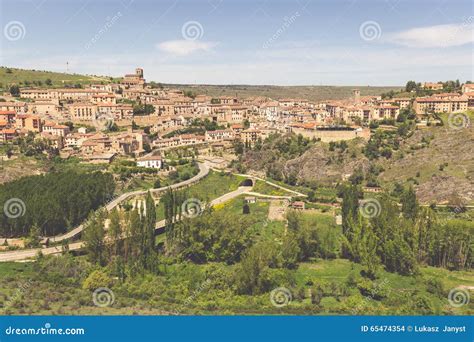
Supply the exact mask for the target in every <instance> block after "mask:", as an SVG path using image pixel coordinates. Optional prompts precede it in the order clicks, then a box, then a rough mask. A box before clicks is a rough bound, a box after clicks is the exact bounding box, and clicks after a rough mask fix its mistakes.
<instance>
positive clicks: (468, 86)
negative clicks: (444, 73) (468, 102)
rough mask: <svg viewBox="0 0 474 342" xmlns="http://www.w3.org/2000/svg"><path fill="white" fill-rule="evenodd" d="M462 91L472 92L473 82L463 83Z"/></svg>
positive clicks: (473, 89)
mask: <svg viewBox="0 0 474 342" xmlns="http://www.w3.org/2000/svg"><path fill="white" fill-rule="evenodd" d="M462 93H463V94H466V93H474V84H472V83H468V84H463V85H462Z"/></svg>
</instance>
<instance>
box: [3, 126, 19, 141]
mask: <svg viewBox="0 0 474 342" xmlns="http://www.w3.org/2000/svg"><path fill="white" fill-rule="evenodd" d="M16 136H17V133H16V130H14V129H12V128H7V129H3V130H0V141H3V142H6V141H11V140H13V139H14V138H15V137H16Z"/></svg>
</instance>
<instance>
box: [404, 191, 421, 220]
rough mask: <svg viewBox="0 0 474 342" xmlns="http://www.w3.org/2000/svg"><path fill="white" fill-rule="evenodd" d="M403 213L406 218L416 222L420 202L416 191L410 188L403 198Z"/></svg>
mask: <svg viewBox="0 0 474 342" xmlns="http://www.w3.org/2000/svg"><path fill="white" fill-rule="evenodd" d="M400 200H401V203H402V213H403V216H404V217H405V218H408V219H411V220H415V218H416V215H417V212H418V201H417V199H416V193H415V190H413V187H411V186H410V187H409V188H408V189H407V190H405V191H404V192H403V194H402V196H401V199H400Z"/></svg>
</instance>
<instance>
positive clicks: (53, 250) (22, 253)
mask: <svg viewBox="0 0 474 342" xmlns="http://www.w3.org/2000/svg"><path fill="white" fill-rule="evenodd" d="M198 165H199V173H198V174H197V175H196V176H194V177H192V178H190V179H188V180H186V181H183V182H180V183H176V184H173V185H171V186H169V187H164V188H159V189H152V190H144V191H132V192H127V193H125V194H122V195H120V196H119V197H117V198H116V199H114V200H112V201H111V202H109V203H108V204H107V205H106V206H105V208H106V209H107V210H108V211H110V210H112V209H113V208H115V207H116V206H118V205H119V204H120V203H122V202H124V201H126V200H128V199H130V198H132V197H134V196H140V195H145V194H146V193H147V192H148V191H150V192H152V193H162V192H165V191H166V190H168V189H169V188H171V189H179V188H182V187H186V186H189V185H192V184H194V183H196V182H198V181H199V180H201V179H202V178H204V177H205V176H207V174H208V173H209V170H210V168H209V167H208V166H207V165H206V164H205V163H199V164H198ZM242 176H246V177H248V178H255V177H252V176H249V175H242ZM275 186H277V187H279V188H283V187H281V186H278V185H276V184H275ZM252 188H253V186H240V187H239V188H238V189H236V190H234V191H231V192H228V193H226V194H224V195H222V196H220V197H218V198H215V199H213V200H212V201H210V202H209V205H210V206H216V205H219V204H221V203H224V202H227V201H230V200H232V199H234V198H236V197H238V196H240V195H243V194H249V195H250V194H251V195H253V196H258V197H265V198H287V197H286V196H270V195H263V194H259V193H255V192H251V190H252ZM283 189H285V188H283ZM285 190H287V191H288V189H285ZM291 192H294V191H291ZM294 193H295V192H294ZM297 194H299V193H297ZM164 226H165V220H161V221H158V222H157V223H156V229H161V228H163V227H164ZM82 230H83V225H82V224H81V225H80V226H78V227H76V228H74V229H73V230H71V231H69V232H67V233H65V234H63V235H58V236H54V237H49V238H48V239H49V241H50V242H60V241H63V240H67V239H70V238H72V237H74V236H76V235H78V234H79V233H81V232H82ZM45 239H46V238H44V240H45ZM68 247H69V250H70V251H74V250H79V249H81V248H83V247H84V242H82V241H78V242H72V243H69V244H68ZM40 251H41V253H42V254H43V255H50V254H60V253H62V252H63V248H62V246H53V247H45V248H32V249H23V250H16V251H8V252H1V253H0V262H7V261H25V260H28V259H32V258H34V257H35V256H36V255H37V254H38V253H39V252H40Z"/></svg>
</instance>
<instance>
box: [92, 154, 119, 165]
mask: <svg viewBox="0 0 474 342" xmlns="http://www.w3.org/2000/svg"><path fill="white" fill-rule="evenodd" d="M114 157H115V153H102V154H94V155H91V156H86V157H85V158H84V160H86V161H87V162H89V163H93V164H104V163H106V164H110V163H111V162H112V161H113V160H114Z"/></svg>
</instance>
